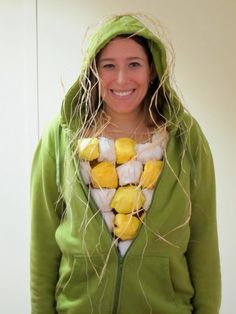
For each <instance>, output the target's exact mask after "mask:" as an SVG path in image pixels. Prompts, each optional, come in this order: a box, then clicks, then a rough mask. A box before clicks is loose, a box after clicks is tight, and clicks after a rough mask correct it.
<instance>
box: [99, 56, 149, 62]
mask: <svg viewBox="0 0 236 314" xmlns="http://www.w3.org/2000/svg"><path fill="white" fill-rule="evenodd" d="M115 60H116V59H115V58H101V59H100V60H98V61H99V62H112V61H115ZM126 60H128V61H132V60H143V58H140V57H128V58H127V59H126Z"/></svg>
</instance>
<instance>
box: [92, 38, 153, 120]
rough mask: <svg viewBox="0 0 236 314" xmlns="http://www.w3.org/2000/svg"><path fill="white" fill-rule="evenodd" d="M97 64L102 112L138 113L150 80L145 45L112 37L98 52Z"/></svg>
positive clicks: (127, 39) (128, 39) (129, 39)
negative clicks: (102, 105)
mask: <svg viewBox="0 0 236 314" xmlns="http://www.w3.org/2000/svg"><path fill="white" fill-rule="evenodd" d="M97 67H98V74H99V78H100V87H101V96H102V98H103V101H104V103H105V111H106V112H107V113H108V114H110V115H111V114H114V113H119V114H128V113H137V112H139V111H140V112H141V102H142V100H143V99H144V97H145V95H146V93H147V90H148V87H149V83H150V80H151V70H150V65H149V63H148V57H147V55H146V53H145V51H144V48H143V47H142V46H141V45H139V44H138V43H136V42H135V41H134V40H133V39H131V38H115V39H113V40H112V41H110V42H109V43H108V44H107V45H106V46H105V48H104V49H103V50H102V51H101V53H100V54H99V57H98V64H97Z"/></svg>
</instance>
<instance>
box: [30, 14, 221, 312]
mask: <svg viewBox="0 0 236 314" xmlns="http://www.w3.org/2000/svg"><path fill="white" fill-rule="evenodd" d="M139 29H140V23H139V22H137V21H136V20H135V19H133V18H132V17H124V18H122V19H117V25H116V27H114V28H111V27H109V26H107V28H106V29H105V30H104V31H103V32H102V34H103V35H102V36H101V37H99V38H97V37H96V36H95V40H96V41H94V40H93V45H92V46H91V48H90V54H91V56H93V55H94V54H95V53H96V52H97V51H98V50H99V49H100V48H101V47H102V46H104V44H105V43H106V42H107V41H109V39H110V38H112V37H114V36H116V35H117V34H118V33H121V32H122V33H123V32H124V30H125V31H127V33H130V32H136V31H137V30H139ZM142 36H144V37H146V38H150V39H151V40H152V41H151V42H150V45H151V46H152V52H153V55H154V58H155V60H156V59H158V58H157V57H156V55H157V54H159V52H160V51H162V52H163V56H161V57H160V59H159V60H161V61H157V60H156V67H157V68H158V69H159V72H158V73H159V75H160V76H161V73H162V71H163V70H164V68H165V55H164V50H163V48H162V46H161V44H160V43H159V42H158V40H157V39H156V38H154V37H153V36H151V34H150V33H149V32H148V31H147V30H143V31H142ZM78 88H79V80H78V81H77V82H76V83H75V84H74V85H73V87H72V88H71V89H70V91H69V92H68V94H67V96H66V99H65V102H64V104H63V108H62V114H61V116H60V117H58V118H57V119H55V120H54V121H53V122H52V124H51V125H50V127H49V128H48V130H46V131H45V133H44V135H43V136H42V138H41V140H40V142H39V145H38V148H37V150H36V153H35V157H34V160H33V165H32V177H31V207H32V234H31V296H32V314H52V313H60V314H80V313H86V314H87V313H94V314H96V313H102V314H110V313H112V314H116V313H117V314H128V313H136V314H139V313H140V314H143V313H153V314H154V313H155V314H172V313H173V314H174V313H175V314H176V313H181V314H190V313H194V314H217V313H219V306H220V267H219V252H218V240H217V226H216V210H215V186H214V169H213V162H212V157H211V153H210V149H209V146H208V143H207V141H206V139H205V137H204V135H203V134H202V132H201V130H200V128H199V126H198V124H197V122H196V121H195V120H194V119H192V118H191V117H190V116H189V115H188V114H186V113H184V110H183V108H182V107H181V104H179V103H178V104H177V105H178V106H179V107H178V108H177V111H176V119H178V121H179V125H180V128H177V129H175V131H174V132H170V138H169V142H168V146H167V153H166V154H167V158H165V160H164V163H165V164H164V168H163V171H162V174H161V176H160V178H159V180H158V183H157V185H156V187H155V191H154V195H153V200H152V203H151V205H150V208H149V209H148V213H147V215H146V218H145V224H146V225H142V226H141V228H140V229H139V232H138V235H137V237H136V238H135V239H134V241H133V242H132V244H131V246H130V247H129V249H128V251H127V253H126V254H125V256H124V257H123V258H121V257H120V256H119V254H118V252H117V250H116V248H115V247H112V248H111V244H112V238H111V234H110V232H109V230H108V228H107V227H106V225H105V223H104V221H103V218H102V215H101V214H100V213H99V212H98V211H97V209H96V206H95V204H94V202H93V201H92V200H90V196H89V195H88V193H87V192H88V191H87V189H86V187H85V186H84V184H83V182H82V180H81V179H80V175H79V172H78V163H77V161H76V160H75V159H74V157H73V156H72V153H71V150H70V147H69V142H68V132H71V131H73V130H71V129H70V130H69V129H68V125H67V121H70V120H71V119H70V116H71V115H72V114H73V111H74V110H75V108H74V107H71V100H72V99H74V98H75V95H76V92H77V91H78ZM75 103H76V102H73V106H74V105H75ZM177 113H178V114H177ZM166 114H168V113H166ZM73 123H74V124H71V125H72V128H74V127H76V123H78V121H76V118H75V119H74V122H73ZM190 125H191V128H189V126H190ZM77 127H78V125H77ZM188 128H189V131H187V130H188ZM184 129H185V130H186V132H185V133H183V130H184ZM185 141H187V142H186V143H187V146H185ZM186 147H187V148H186ZM181 158H182V159H181ZM176 175H177V176H176ZM188 196H190V197H191V210H192V214H191V219H190V221H189V222H188V223H186V224H185V225H184V226H182V227H178V226H180V225H181V224H183V222H184V221H186V219H187V217H188V214H189V204H190V203H189V197H188ZM88 204H89V205H88ZM176 227H178V228H177V229H176V230H173V229H175V228H176ZM171 230H172V232H170V231H171ZM159 235H162V236H165V239H166V241H169V242H170V243H167V242H165V241H164V240H162V239H160V236H159ZM108 256H109V257H108ZM105 264H106V267H105V268H104V265H105ZM101 274H103V276H102V277H101V280H100V277H99V275H101Z"/></svg>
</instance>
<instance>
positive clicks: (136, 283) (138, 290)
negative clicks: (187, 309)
mask: <svg viewBox="0 0 236 314" xmlns="http://www.w3.org/2000/svg"><path fill="white" fill-rule="evenodd" d="M124 267H125V268H124V273H123V276H122V288H121V291H122V292H121V296H120V309H121V313H129V312H130V304H129V303H128V302H127V295H128V296H129V299H130V300H135V302H133V303H132V304H133V305H132V312H133V313H136V312H137V313H161V314H176V313H179V312H178V308H177V305H176V294H175V290H174V286H173V283H172V278H171V274H170V263H169V257H165V256H164V257H162V256H143V257H142V259H140V258H139V257H138V256H132V257H131V256H130V258H129V259H127V260H126V262H125V265H124ZM130 287H132V289H130ZM137 296H138V298H137Z"/></svg>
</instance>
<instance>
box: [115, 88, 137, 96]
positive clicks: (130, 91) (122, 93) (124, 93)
mask: <svg viewBox="0 0 236 314" xmlns="http://www.w3.org/2000/svg"><path fill="white" fill-rule="evenodd" d="M132 92H133V90H132V89H131V90H127V91H122V92H121V91H120V92H118V91H114V90H113V93H114V94H115V95H116V96H120V97H123V96H128V95H130V94H131V93H132Z"/></svg>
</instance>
